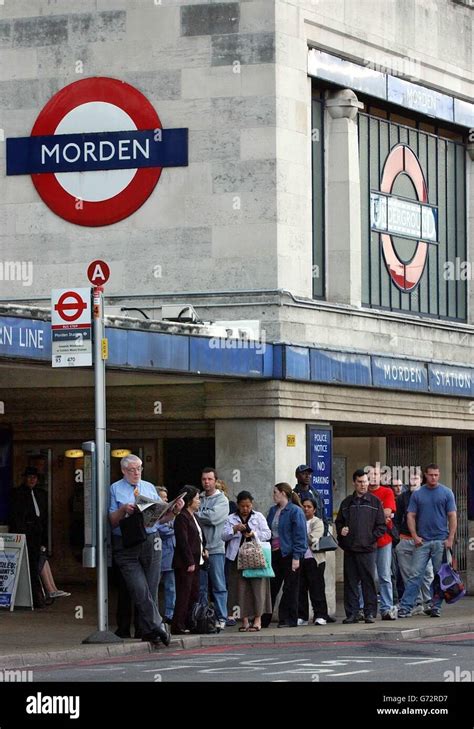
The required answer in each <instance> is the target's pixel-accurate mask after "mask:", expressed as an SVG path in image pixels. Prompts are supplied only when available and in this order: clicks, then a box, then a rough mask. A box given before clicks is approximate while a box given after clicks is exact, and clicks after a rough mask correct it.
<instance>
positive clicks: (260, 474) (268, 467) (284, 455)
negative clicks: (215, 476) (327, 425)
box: [215, 418, 306, 514]
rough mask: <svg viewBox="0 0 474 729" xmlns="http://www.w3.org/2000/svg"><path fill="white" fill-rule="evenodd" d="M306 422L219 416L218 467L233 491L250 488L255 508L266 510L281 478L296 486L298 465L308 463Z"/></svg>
mask: <svg viewBox="0 0 474 729" xmlns="http://www.w3.org/2000/svg"><path fill="white" fill-rule="evenodd" d="M305 425H306V424H305V423H304V422H302V421H298V420H271V419H262V420H255V419H254V418H252V419H249V420H216V426H215V437H216V468H217V472H218V473H219V476H220V477H221V478H222V479H223V480H224V481H225V482H226V484H227V485H228V487H229V491H230V493H231V494H233V496H234V497H235V496H237V494H238V492H239V491H242V490H243V489H245V490H248V491H250V492H251V493H252V495H253V496H254V498H255V507H256V509H258V511H261V512H262V513H264V514H267V512H268V509H269V508H270V506H272V504H273V499H272V493H273V486H274V485H275V484H276V483H279V482H281V481H286V482H287V483H289V484H290V485H291V486H294V484H295V469H296V466H298V465H299V464H300V463H306V430H305ZM288 436H290V438H289V440H287V437H288ZM293 437H294V439H293ZM293 442H294V444H295V445H294V446H293V445H289V444H291V443H293Z"/></svg>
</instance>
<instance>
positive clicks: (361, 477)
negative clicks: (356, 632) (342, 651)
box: [336, 468, 386, 623]
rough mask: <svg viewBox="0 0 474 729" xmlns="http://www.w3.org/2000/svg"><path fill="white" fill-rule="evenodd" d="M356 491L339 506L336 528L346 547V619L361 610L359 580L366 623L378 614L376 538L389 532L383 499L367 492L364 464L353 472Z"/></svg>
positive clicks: (351, 619) (354, 621)
mask: <svg viewBox="0 0 474 729" xmlns="http://www.w3.org/2000/svg"><path fill="white" fill-rule="evenodd" d="M352 480H353V483H354V488H355V491H354V493H353V494H352V496H347V497H346V498H345V499H344V501H343V502H342V504H341V506H340V507H339V513H338V515H337V517H336V530H337V537H338V541H339V545H340V546H341V547H342V549H343V550H344V609H345V611H346V616H347V617H346V619H345V620H343V623H357V622H358V621H357V613H358V611H359V582H360V583H361V586H362V594H363V596H364V615H365V622H366V623H374V622H375V616H376V615H377V590H376V587H375V557H376V549H377V539H378V538H379V537H381V536H382V534H384V533H385V532H386V525H385V515H384V512H383V508H382V502H381V501H380V499H378V498H377V497H376V496H373V495H372V494H370V493H368V488H369V480H368V477H367V474H366V473H365V471H364V470H363V469H362V468H359V469H357V471H354V474H353V476H352Z"/></svg>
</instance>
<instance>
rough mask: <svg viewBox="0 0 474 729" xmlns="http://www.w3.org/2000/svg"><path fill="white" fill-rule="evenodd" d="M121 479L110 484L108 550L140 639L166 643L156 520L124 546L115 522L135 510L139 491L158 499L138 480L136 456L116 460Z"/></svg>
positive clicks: (179, 504)
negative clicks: (138, 539) (137, 622)
mask: <svg viewBox="0 0 474 729" xmlns="http://www.w3.org/2000/svg"><path fill="white" fill-rule="evenodd" d="M120 467H121V469H122V473H123V478H122V479H120V481H116V482H115V483H113V484H112V485H111V487H110V503H109V520H110V523H111V525H112V549H113V555H114V560H115V563H116V564H117V566H118V568H119V570H120V572H121V574H122V576H123V578H124V580H125V584H126V585H127V589H128V591H129V593H130V596H131V598H132V600H133V602H134V605H135V608H136V609H137V610H138V613H139V620H140V632H141V634H142V640H144V641H149V642H150V643H152V644H153V645H157V644H158V643H159V642H160V641H161V642H162V643H164V645H169V644H170V641H171V636H170V632H169V628H168V626H167V625H166V623H164V622H163V620H162V618H161V615H160V613H159V610H158V605H157V597H158V583H159V580H160V566H161V539H160V536H159V534H158V523H156V524H154V525H153V526H150V527H146V532H147V538H146V540H145V541H144V542H141V543H140V544H136V545H135V546H133V547H124V546H123V542H122V533H121V530H120V525H119V522H120V520H121V519H124V518H125V517H126V516H127V514H128V515H129V514H133V512H134V510H135V509H136V506H135V497H136V496H138V495H139V494H140V495H141V496H147V497H148V498H150V499H155V500H156V501H161V499H160V497H159V495H158V493H157V491H156V489H155V487H154V486H153V484H151V483H149V482H148V481H142V470H143V466H142V462H141V460H140V459H139V458H138V457H137V456H133V455H131V456H125V458H122V460H121V461H120ZM183 506H184V502H183V500H182V499H180V500H179V501H178V502H177V503H176V506H175V509H174V514H173V513H170V514H169V515H168V516H167V517H165V519H164V521H167V520H169V519H172V518H173V515H176V514H178V513H179V512H180V511H181V509H182V508H183Z"/></svg>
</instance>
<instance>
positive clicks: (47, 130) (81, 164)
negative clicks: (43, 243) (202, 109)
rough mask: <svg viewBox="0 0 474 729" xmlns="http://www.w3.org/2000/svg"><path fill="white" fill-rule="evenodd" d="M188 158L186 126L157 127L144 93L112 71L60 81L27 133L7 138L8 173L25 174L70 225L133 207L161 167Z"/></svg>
mask: <svg viewBox="0 0 474 729" xmlns="http://www.w3.org/2000/svg"><path fill="white" fill-rule="evenodd" d="M187 164H188V130H187V129H163V128H162V125H161V121H160V119H159V117H158V114H157V113H156V111H155V109H154V108H153V106H152V105H151V104H150V102H149V101H148V99H147V98H146V97H145V96H144V95H143V94H142V93H141V92H140V91H138V90H137V89H135V88H134V87H133V86H130V85H129V84H126V83H124V82H122V81H118V80H117V79H112V78H87V79H82V80H81V81H76V82H74V83H72V84H70V85H69V86H66V87H65V88H63V89H61V91H59V92H58V93H57V94H55V96H53V98H52V99H50V101H49V102H48V103H47V104H46V106H45V107H44V109H43V110H42V111H41V113H40V115H39V116H38V118H37V120H36V122H35V124H34V126H33V129H32V132H31V136H30V137H21V138H16V139H7V175H26V174H29V175H31V177H32V180H33V183H34V185H35V187H36V189H37V191H38V193H39V195H40V196H41V198H42V199H43V200H44V202H45V203H46V205H48V207H49V208H51V210H53V211H54V212H55V213H56V214H57V215H59V216H60V217H62V218H64V219H65V220H68V221H69V222H71V223H76V224H77V225H87V226H99V225H110V224H111V223H116V222H118V221H119V220H123V219H124V218H126V217H128V216H129V215H131V214H132V213H134V212H135V211H136V210H137V209H138V208H139V207H140V206H141V205H142V204H143V203H144V202H145V200H146V199H147V198H148V197H149V195H150V194H151V193H152V191H153V189H154V187H155V185H156V184H157V182H158V180H159V178H160V174H161V170H162V168H163V167H183V166H187Z"/></svg>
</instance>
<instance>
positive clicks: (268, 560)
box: [242, 542, 275, 579]
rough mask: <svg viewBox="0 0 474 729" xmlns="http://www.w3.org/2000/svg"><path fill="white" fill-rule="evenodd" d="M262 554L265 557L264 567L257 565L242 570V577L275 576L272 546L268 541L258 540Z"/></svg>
mask: <svg viewBox="0 0 474 729" xmlns="http://www.w3.org/2000/svg"><path fill="white" fill-rule="evenodd" d="M260 546H261V548H262V552H263V555H264V557H265V567H258V568H257V569H253V570H250V569H247V570H244V571H243V572H242V577H246V578H247V579H248V578H252V577H253V578H254V579H259V578H261V577H275V573H274V571H273V568H272V548H271V546H270V542H260Z"/></svg>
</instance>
